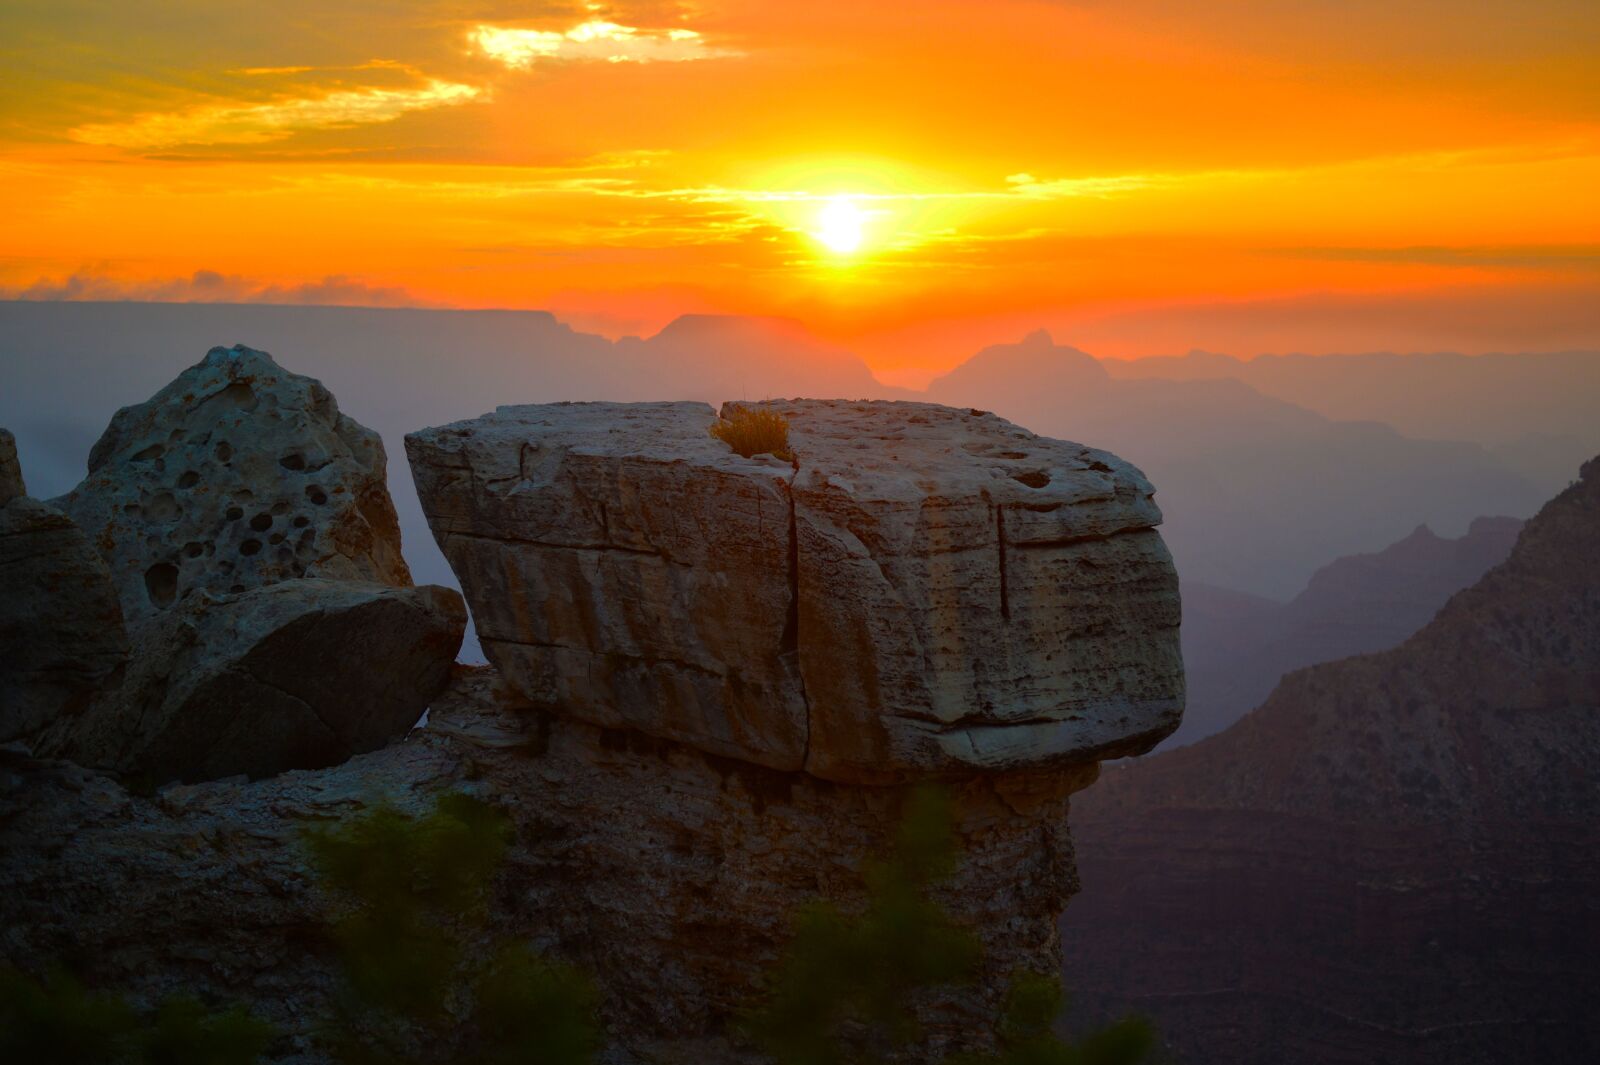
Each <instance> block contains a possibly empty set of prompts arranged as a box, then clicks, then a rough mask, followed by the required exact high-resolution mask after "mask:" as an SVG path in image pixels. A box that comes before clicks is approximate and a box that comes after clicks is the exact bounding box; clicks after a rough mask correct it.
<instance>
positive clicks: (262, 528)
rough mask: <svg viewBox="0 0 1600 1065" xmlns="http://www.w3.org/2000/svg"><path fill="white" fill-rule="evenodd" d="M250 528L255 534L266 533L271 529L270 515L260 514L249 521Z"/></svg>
mask: <svg viewBox="0 0 1600 1065" xmlns="http://www.w3.org/2000/svg"><path fill="white" fill-rule="evenodd" d="M250 528H252V529H254V530H255V531H256V532H266V531H267V530H268V529H270V528H272V515H271V514H266V513H261V514H257V515H256V516H255V517H253V518H251V519H250Z"/></svg>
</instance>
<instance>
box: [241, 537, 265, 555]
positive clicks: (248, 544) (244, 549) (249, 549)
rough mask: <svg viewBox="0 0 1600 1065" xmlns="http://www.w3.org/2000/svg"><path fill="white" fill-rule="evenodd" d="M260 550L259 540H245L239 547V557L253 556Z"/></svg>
mask: <svg viewBox="0 0 1600 1065" xmlns="http://www.w3.org/2000/svg"><path fill="white" fill-rule="evenodd" d="M260 550H261V541H260V540H246V541H245V542H244V543H242V544H240V545H239V554H241V555H253V554H255V553H256V552H257V551H260Z"/></svg>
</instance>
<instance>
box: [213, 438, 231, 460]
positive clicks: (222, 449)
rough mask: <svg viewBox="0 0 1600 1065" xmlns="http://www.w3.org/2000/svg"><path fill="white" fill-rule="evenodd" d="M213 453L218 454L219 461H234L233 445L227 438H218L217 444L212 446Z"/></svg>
mask: <svg viewBox="0 0 1600 1065" xmlns="http://www.w3.org/2000/svg"><path fill="white" fill-rule="evenodd" d="M211 453H212V454H213V455H215V456H217V461H218V462H232V461H233V445H232V444H230V443H228V442H227V441H226V440H218V441H217V446H216V447H214V448H212V450H211Z"/></svg>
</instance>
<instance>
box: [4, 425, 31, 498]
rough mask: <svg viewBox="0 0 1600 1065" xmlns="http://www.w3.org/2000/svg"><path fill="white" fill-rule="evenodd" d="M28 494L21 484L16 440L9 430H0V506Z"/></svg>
mask: <svg viewBox="0 0 1600 1065" xmlns="http://www.w3.org/2000/svg"><path fill="white" fill-rule="evenodd" d="M27 494H28V489H27V486H26V485H24V484H23V483H22V465H21V464H20V463H19V462H18V461H17V438H16V437H14V436H12V435H11V430H9V429H0V505H4V504H6V503H9V502H11V501H12V500H13V499H15V498H17V497H18V496H24V495H27Z"/></svg>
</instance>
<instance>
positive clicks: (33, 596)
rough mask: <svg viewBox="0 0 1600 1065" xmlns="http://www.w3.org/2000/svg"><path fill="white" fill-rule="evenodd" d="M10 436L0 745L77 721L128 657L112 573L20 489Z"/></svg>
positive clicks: (1, 451) (53, 513) (0, 609)
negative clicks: (45, 729) (11, 486)
mask: <svg viewBox="0 0 1600 1065" xmlns="http://www.w3.org/2000/svg"><path fill="white" fill-rule="evenodd" d="M9 442H10V440H9V434H5V438H4V439H0V479H3V480H8V481H9V482H10V484H11V485H13V486H14V487H15V489H16V494H14V495H11V496H10V497H9V498H8V499H7V500H6V502H4V503H3V504H0V743H9V742H11V741H13V740H22V741H31V740H33V739H34V738H36V737H37V736H38V735H39V733H40V731H41V730H43V729H44V728H45V727H46V726H48V725H52V724H55V725H61V724H64V723H67V722H71V721H75V720H77V719H78V718H79V717H80V716H81V715H82V714H83V713H84V712H85V711H86V710H88V709H89V707H90V706H91V705H94V704H95V703H96V701H97V700H101V699H104V698H106V697H108V695H109V693H111V692H113V691H114V690H115V689H116V687H117V685H118V684H119V683H120V682H121V678H122V671H123V667H124V666H125V665H126V663H127V660H128V637H127V634H126V632H125V631H124V629H123V625H122V609H121V607H120V606H119V605H118V602H117V593H116V589H115V588H114V587H113V586H112V583H111V573H110V571H109V570H108V569H107V568H106V564H105V562H104V561H102V560H101V558H100V556H99V554H98V553H96V551H95V550H94V548H93V547H92V546H90V544H89V541H88V540H87V539H86V538H85V537H84V535H83V532H82V530H80V529H79V528H78V527H77V525H75V524H73V522H72V519H70V518H68V517H67V516H66V515H65V514H63V513H61V511H59V510H57V509H56V508H54V507H52V506H50V505H49V504H47V503H41V502H40V501H39V500H37V499H31V498H29V497H28V496H25V495H22V494H21V490H22V477H21V474H20V471H17V467H16V452H15V450H13V449H11V448H9V447H8V446H7V445H8V444H9ZM8 467H9V469H10V471H11V473H10V474H8V473H7V472H6V471H7V468H8ZM0 495H5V493H4V492H0Z"/></svg>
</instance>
